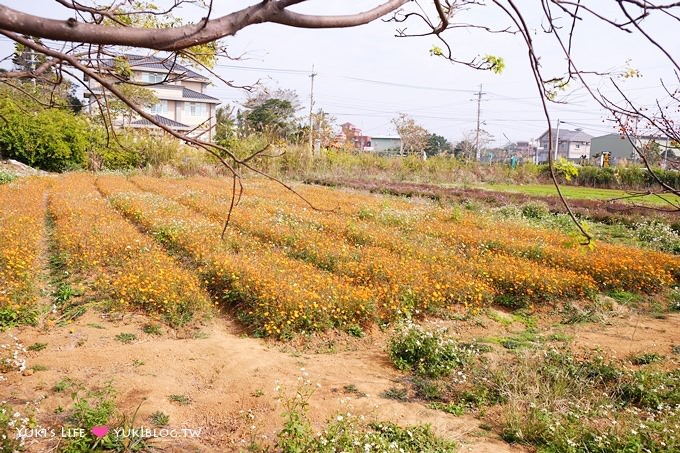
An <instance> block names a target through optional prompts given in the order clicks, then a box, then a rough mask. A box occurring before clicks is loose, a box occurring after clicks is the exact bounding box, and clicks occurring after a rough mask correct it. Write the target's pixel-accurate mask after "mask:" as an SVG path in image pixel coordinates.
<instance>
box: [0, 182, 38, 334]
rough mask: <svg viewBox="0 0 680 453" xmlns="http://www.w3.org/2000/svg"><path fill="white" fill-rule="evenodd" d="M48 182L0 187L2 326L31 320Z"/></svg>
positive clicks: (35, 293)
mask: <svg viewBox="0 0 680 453" xmlns="http://www.w3.org/2000/svg"><path fill="white" fill-rule="evenodd" d="M47 185H48V184H47V181H45V180H40V179H31V180H29V181H25V182H22V183H17V184H11V185H10V184H5V185H0V323H2V324H5V325H6V324H12V323H14V322H17V321H20V320H21V318H24V317H28V318H30V317H31V316H32V315H31V312H32V310H33V307H34V305H35V303H36V299H37V297H38V291H37V288H36V281H35V279H36V278H37V276H38V274H39V271H38V270H39V263H38V258H39V255H40V253H41V249H42V247H43V242H42V238H43V237H44V234H45V194H46V191H47Z"/></svg>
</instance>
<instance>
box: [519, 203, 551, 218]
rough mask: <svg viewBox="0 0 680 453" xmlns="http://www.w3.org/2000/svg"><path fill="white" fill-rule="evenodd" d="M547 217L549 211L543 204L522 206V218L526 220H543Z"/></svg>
mask: <svg viewBox="0 0 680 453" xmlns="http://www.w3.org/2000/svg"><path fill="white" fill-rule="evenodd" d="M549 215H550V210H549V209H548V206H546V205H545V204H543V203H539V202H532V203H527V204H525V205H524V206H522V216H523V217H525V218H527V219H543V218H545V217H548V216H549Z"/></svg>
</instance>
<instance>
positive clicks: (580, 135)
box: [560, 129, 593, 142]
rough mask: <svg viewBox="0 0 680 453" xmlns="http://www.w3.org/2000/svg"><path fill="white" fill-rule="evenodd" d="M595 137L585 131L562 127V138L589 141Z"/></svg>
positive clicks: (569, 140)
mask: <svg viewBox="0 0 680 453" xmlns="http://www.w3.org/2000/svg"><path fill="white" fill-rule="evenodd" d="M592 138H593V136H592V135H590V134H586V133H585V132H583V131H570V130H568V129H560V140H564V141H568V142H589V141H590V140H591V139H592Z"/></svg>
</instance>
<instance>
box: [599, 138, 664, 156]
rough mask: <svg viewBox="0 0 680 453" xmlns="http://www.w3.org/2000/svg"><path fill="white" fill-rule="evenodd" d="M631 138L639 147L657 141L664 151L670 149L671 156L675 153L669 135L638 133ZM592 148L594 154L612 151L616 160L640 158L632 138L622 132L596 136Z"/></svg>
mask: <svg viewBox="0 0 680 453" xmlns="http://www.w3.org/2000/svg"><path fill="white" fill-rule="evenodd" d="M631 139H633V143H635V146H637V147H638V149H642V148H644V147H645V146H646V145H648V144H649V143H652V142H656V143H658V144H659V146H660V147H661V150H662V151H665V150H669V151H670V152H669V157H670V156H674V155H675V152H674V151H675V150H674V149H672V146H671V143H670V139H669V138H668V137H661V136H658V137H657V136H653V135H638V136H636V137H631ZM591 149H592V152H593V155H596V154H601V153H603V152H608V153H611V158H612V159H613V160H614V161H616V160H619V159H628V160H638V159H639V158H640V157H639V156H638V154H637V152H636V151H635V147H634V146H633V144H632V143H631V142H630V140H628V138H627V137H626V136H624V135H621V134H607V135H603V136H601V137H595V138H593V140H592V145H591Z"/></svg>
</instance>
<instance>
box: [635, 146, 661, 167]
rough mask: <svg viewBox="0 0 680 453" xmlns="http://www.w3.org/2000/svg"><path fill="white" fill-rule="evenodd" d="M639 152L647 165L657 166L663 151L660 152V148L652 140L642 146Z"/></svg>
mask: <svg viewBox="0 0 680 453" xmlns="http://www.w3.org/2000/svg"><path fill="white" fill-rule="evenodd" d="M641 151H642V154H643V156H644V157H645V159H646V160H647V162H648V163H649V165H652V166H658V165H659V164H660V163H661V160H662V159H663V155H664V151H665V150H662V149H661V146H660V145H659V144H658V143H657V142H656V141H655V140H652V141H650V142H649V143H647V144H645V145H644V146H642V147H641Z"/></svg>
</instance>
